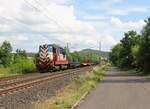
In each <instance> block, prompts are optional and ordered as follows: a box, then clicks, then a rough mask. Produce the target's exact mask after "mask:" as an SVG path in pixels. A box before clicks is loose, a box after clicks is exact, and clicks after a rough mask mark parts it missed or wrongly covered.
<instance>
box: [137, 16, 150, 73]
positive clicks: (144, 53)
mask: <svg viewBox="0 0 150 109" xmlns="http://www.w3.org/2000/svg"><path fill="white" fill-rule="evenodd" d="M145 22H146V26H145V27H144V28H143V30H142V37H141V44H140V57H139V60H140V66H141V68H142V69H143V70H144V71H145V72H148V71H150V18H148V19H147V20H145Z"/></svg>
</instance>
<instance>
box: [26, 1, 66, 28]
mask: <svg viewBox="0 0 150 109" xmlns="http://www.w3.org/2000/svg"><path fill="white" fill-rule="evenodd" d="M24 1H25V2H26V3H27V4H28V5H30V6H32V8H34V9H36V10H37V11H40V12H43V15H44V16H45V17H46V18H47V19H49V20H50V21H53V22H54V23H55V24H56V25H57V27H58V28H61V29H64V28H63V27H61V26H60V24H58V22H57V19H56V18H55V20H54V19H52V18H50V17H49V15H47V14H46V13H47V9H46V8H45V7H43V6H41V4H40V3H39V2H38V1H37V0H34V1H35V3H36V4H37V5H38V7H36V6H34V5H33V4H31V3H30V2H28V1H27V0H24ZM39 8H40V9H39ZM45 12H46V13H45Z"/></svg>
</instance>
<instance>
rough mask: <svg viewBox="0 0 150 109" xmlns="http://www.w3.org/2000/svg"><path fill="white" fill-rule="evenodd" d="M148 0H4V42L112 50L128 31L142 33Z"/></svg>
mask: <svg viewBox="0 0 150 109" xmlns="http://www.w3.org/2000/svg"><path fill="white" fill-rule="evenodd" d="M149 6H150V1H148V0H11V1H10V0H0V43H2V42H3V41H4V40H8V41H10V42H11V44H12V45H13V48H14V51H15V50H16V49H17V48H22V49H25V50H27V51H29V52H37V51H38V46H39V45H40V44H45V43H48V44H49V43H56V44H59V45H61V46H65V45H66V43H67V42H68V43H69V46H70V49H71V51H74V50H81V49H85V48H92V49H98V47H99V45H98V44H99V42H100V41H101V42H102V50H104V51H109V50H110V49H111V48H112V47H113V46H114V45H115V44H116V43H118V42H119V40H120V39H121V38H122V37H123V34H124V32H127V31H129V30H136V31H137V32H139V33H140V31H141V29H142V28H143V26H144V25H145V22H144V20H145V19H147V18H148V17H149V14H150V7H149Z"/></svg>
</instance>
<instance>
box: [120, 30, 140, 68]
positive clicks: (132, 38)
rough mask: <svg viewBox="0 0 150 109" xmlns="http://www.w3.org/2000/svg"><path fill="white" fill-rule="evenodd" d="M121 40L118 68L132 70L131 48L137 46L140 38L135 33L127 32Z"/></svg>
mask: <svg viewBox="0 0 150 109" xmlns="http://www.w3.org/2000/svg"><path fill="white" fill-rule="evenodd" d="M124 35H125V37H124V38H123V39H122V40H121V44H122V47H123V49H121V52H120V66H121V67H122V68H132V67H133V65H132V64H133V62H134V57H133V55H132V47H133V46H135V45H137V43H138V41H139V38H140V36H139V35H138V34H137V33H136V32H135V31H128V32H127V33H125V34H124Z"/></svg>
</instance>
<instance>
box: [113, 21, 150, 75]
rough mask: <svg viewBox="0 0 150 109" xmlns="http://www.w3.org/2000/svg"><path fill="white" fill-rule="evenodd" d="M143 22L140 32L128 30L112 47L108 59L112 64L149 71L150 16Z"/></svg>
mask: <svg viewBox="0 0 150 109" xmlns="http://www.w3.org/2000/svg"><path fill="white" fill-rule="evenodd" d="M145 22H146V25H145V26H144V27H143V29H142V31H141V34H138V33H137V32H136V31H133V30H131V31H128V32H126V33H124V37H123V38H122V39H121V40H120V43H118V44H117V45H115V46H114V47H113V48H112V51H111V52H110V60H111V62H112V63H113V64H114V65H116V66H118V67H120V68H123V69H132V68H135V69H138V70H140V71H144V72H149V73H150V18H148V19H147V20H145Z"/></svg>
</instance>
